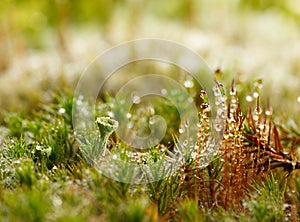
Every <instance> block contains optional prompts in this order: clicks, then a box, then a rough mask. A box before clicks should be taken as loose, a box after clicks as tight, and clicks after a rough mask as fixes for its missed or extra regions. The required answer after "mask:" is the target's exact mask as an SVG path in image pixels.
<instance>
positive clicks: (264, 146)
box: [0, 86, 300, 221]
mask: <svg viewBox="0 0 300 222" xmlns="http://www.w3.org/2000/svg"><path fill="white" fill-rule="evenodd" d="M232 87H235V86H232ZM232 90H233V88H232V89H231V91H232ZM177 96H180V95H177ZM237 96H238V95H235V94H234V93H231V94H230V95H229V93H228V96H227V97H228V99H227V103H228V104H229V106H228V107H229V110H228V113H231V114H232V117H230V115H231V114H230V115H229V114H228V115H229V116H228V118H229V119H230V118H233V122H230V121H229V122H227V124H226V126H227V128H226V130H225V135H224V139H223V143H222V144H223V145H222V146H221V152H220V153H219V154H218V155H217V156H216V157H215V160H214V161H213V162H212V163H210V164H209V165H208V166H206V167H204V168H203V169H201V168H198V166H199V164H200V163H199V161H200V159H198V157H197V154H196V158H192V157H191V156H189V155H188V156H186V157H185V158H186V162H185V164H184V165H183V166H181V168H180V169H179V170H178V172H176V173H175V174H173V175H172V176H169V177H167V178H165V179H162V180H159V181H155V182H151V183H149V184H146V185H134V184H128V183H121V182H117V181H114V180H112V179H110V178H107V177H105V176H104V175H101V174H100V173H99V172H97V169H96V168H95V167H94V165H93V164H92V163H91V162H89V161H88V160H87V159H86V158H85V156H84V155H83V153H82V150H81V149H80V145H82V144H80V143H79V142H78V141H77V140H76V138H75V137H74V134H73V133H74V132H73V127H72V116H71V115H72V102H73V99H72V94H71V93H62V94H60V95H57V96H56V97H55V100H54V101H53V103H52V104H49V105H47V106H44V107H40V109H39V110H38V111H34V112H32V113H26V114H25V113H9V112H3V113H2V115H3V116H4V118H3V121H2V122H1V125H2V128H3V129H5V130H3V131H1V132H2V134H5V135H4V136H5V137H4V140H3V141H2V143H1V150H0V173H1V174H0V177H1V183H0V192H1V197H0V198H1V199H0V206H1V207H0V209H1V210H0V217H1V219H2V221H157V220H161V221H166V220H170V221H220V220H222V221H283V220H294V221H296V220H297V219H298V218H299V209H298V208H297V206H299V204H300V198H299V193H300V185H299V184H300V180H299V172H298V171H297V170H296V169H298V167H299V163H298V162H297V155H298V154H297V152H295V150H296V149H297V147H298V143H297V141H298V140H297V138H298V135H299V132H300V130H299V128H300V127H299V126H297V124H296V123H295V124H294V125H293V128H291V127H290V128H289V127H283V126H282V127H281V126H278V125H277V128H276V129H278V130H277V131H279V132H276V130H275V129H273V128H272V129H269V130H270V131H264V130H261V131H259V130H258V128H257V127H258V125H257V124H258V120H254V119H253V116H252V115H255V113H252V114H251V113H249V114H248V115H244V114H243V113H241V111H240V109H239V108H238V106H232V104H233V103H234V102H235V101H236V98H237ZM107 101H108V103H109V100H107ZM203 102H205V100H203V101H202V104H204V103H203ZM200 103H201V102H200ZM103 104H104V102H103V101H99V103H98V105H97V106H98V108H99V109H98V114H99V115H104V114H105V112H107V110H106V109H104V110H103V109H102V108H101V107H102V105H103ZM230 104H231V105H230ZM202 107H205V106H202ZM257 107H260V104H259V103H258V104H257V105H255V104H254V105H253V107H252V110H254V111H255V110H257V109H258V108H257ZM244 108H245V107H244ZM167 109H169V107H168V104H167V105H166V106H164V104H163V103H162V104H160V107H159V112H163V111H164V110H165V111H166V110H167ZM201 113H202V114H201ZM141 114H142V115H147V112H143V111H141V112H139V115H141ZM200 114H201V115H202V117H203V116H204V115H207V114H205V111H203V110H202V111H201V110H200ZM208 115H209V114H208ZM239 116H244V118H245V120H242V119H243V118H240V119H239ZM175 117H176V116H175ZM169 118H174V116H170V117H169ZM258 119H260V121H261V123H264V124H266V121H267V123H268V124H270V126H273V127H274V126H275V124H274V123H273V121H272V120H271V119H270V117H269V116H268V115H264V114H261V116H259V118H258ZM169 121H170V122H172V120H171V119H170V120H169ZM200 121H201V118H200ZM227 121H228V120H227ZM200 123H201V122H200ZM203 124H204V123H203ZM230 124H234V126H239V127H238V128H231V125H230ZM265 126H266V125H265ZM99 127H101V126H99ZM174 127H175V126H174ZM199 127H204V125H201V124H200V126H199ZM100 130H101V129H100ZM176 130H178V128H177V129H176ZM199 130H201V128H200V129H199ZM95 133H96V135H99V133H100V132H98V131H96V132H95ZM231 135H235V136H231ZM280 136H281V137H280ZM258 138H259V139H258ZM102 139H103V137H102ZM109 140H110V142H109V144H110V145H109V146H112V147H110V148H107V149H109V151H110V152H111V153H112V154H113V153H114V152H116V153H118V152H119V151H120V150H123V151H124V152H123V154H122V155H123V157H122V158H123V160H125V161H132V159H130V152H132V151H130V150H128V147H127V146H126V145H124V144H122V142H121V141H118V140H116V136H115V135H114V134H113V135H112V136H111V137H110V139H109ZM172 144H173V146H172ZM174 144H176V140H173V141H169V143H167V142H166V144H161V146H164V147H165V148H164V149H166V147H168V148H167V149H169V150H172V149H173V150H176V149H179V150H180V146H183V144H179V143H178V142H177V144H176V145H174ZM282 144H283V145H282ZM86 146H92V147H93V148H94V149H96V150H97V146H96V147H95V144H94V143H90V144H86ZM283 146H284V152H283V150H282V149H283ZM200 147H201V143H200ZM270 147H272V149H270ZM160 149H161V148H159V147H156V148H153V149H150V150H149V151H148V152H146V153H144V154H140V155H141V156H140V157H141V158H146V157H147V158H149V159H148V160H147V161H152V162H156V161H157V160H158V159H159V158H163V157H164V156H166V155H169V154H168V152H160ZM131 154H132V153H131ZM136 158H137V159H136V161H138V160H139V158H138V157H136ZM250 159H251V161H250V162H249V161H248V162H247V160H250ZM139 161H140V160H139ZM145 161H146V160H145ZM137 163H138V162H137ZM139 164H143V162H140V163H139ZM237 169H239V171H237ZM126 173H128V172H125V174H122V175H120V176H124V175H126ZM127 176H129V177H130V174H128V175H127ZM297 210H298V212H297Z"/></svg>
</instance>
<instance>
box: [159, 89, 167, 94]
mask: <svg viewBox="0 0 300 222" xmlns="http://www.w3.org/2000/svg"><path fill="white" fill-rule="evenodd" d="M160 92H161V94H162V95H166V94H167V93H168V91H167V90H166V89H161V90H160Z"/></svg>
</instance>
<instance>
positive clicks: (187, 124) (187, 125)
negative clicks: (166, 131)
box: [184, 120, 190, 128]
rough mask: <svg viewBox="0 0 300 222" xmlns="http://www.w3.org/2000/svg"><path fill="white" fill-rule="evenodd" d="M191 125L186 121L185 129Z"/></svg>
mask: <svg viewBox="0 0 300 222" xmlns="http://www.w3.org/2000/svg"><path fill="white" fill-rule="evenodd" d="M189 125H190V121H189V120H186V121H185V123H184V126H185V128H188V127H189Z"/></svg>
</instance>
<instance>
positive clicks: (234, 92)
mask: <svg viewBox="0 0 300 222" xmlns="http://www.w3.org/2000/svg"><path fill="white" fill-rule="evenodd" d="M229 94H230V95H231V96H235V95H236V88H234V87H233V88H232V89H231V90H230V93H229Z"/></svg>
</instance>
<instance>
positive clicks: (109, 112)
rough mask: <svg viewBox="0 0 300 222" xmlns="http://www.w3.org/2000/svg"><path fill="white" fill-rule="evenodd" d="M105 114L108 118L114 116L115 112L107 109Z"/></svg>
mask: <svg viewBox="0 0 300 222" xmlns="http://www.w3.org/2000/svg"><path fill="white" fill-rule="evenodd" d="M107 115H108V116H109V117H110V118H114V116H115V114H114V113H113V112H112V111H108V112H107Z"/></svg>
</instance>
